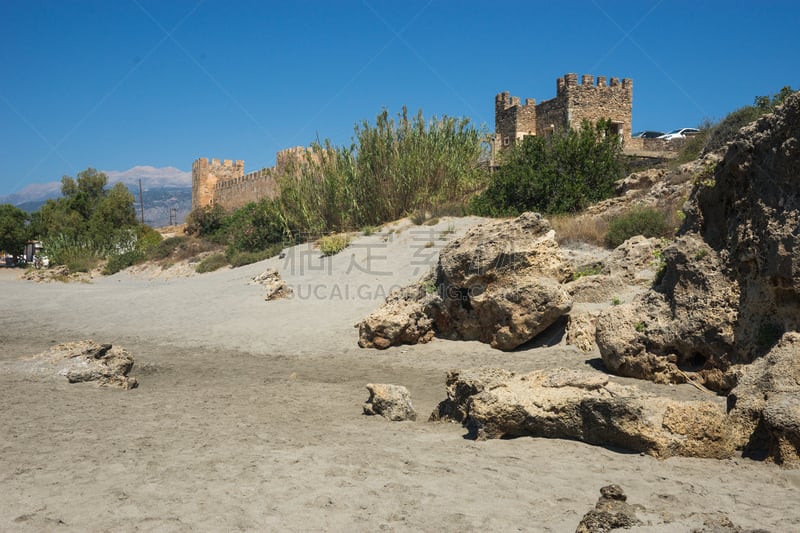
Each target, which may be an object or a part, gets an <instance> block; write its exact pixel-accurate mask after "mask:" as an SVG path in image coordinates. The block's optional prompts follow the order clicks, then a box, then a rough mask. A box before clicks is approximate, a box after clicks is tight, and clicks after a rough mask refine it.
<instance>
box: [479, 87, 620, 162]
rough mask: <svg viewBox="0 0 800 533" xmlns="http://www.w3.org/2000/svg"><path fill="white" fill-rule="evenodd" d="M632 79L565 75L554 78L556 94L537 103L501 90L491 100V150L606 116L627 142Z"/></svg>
mask: <svg viewBox="0 0 800 533" xmlns="http://www.w3.org/2000/svg"><path fill="white" fill-rule="evenodd" d="M632 109H633V80H631V79H630V78H624V79H623V80H622V82H621V83H620V80H619V78H611V79H608V78H606V77H605V76H598V77H597V82H596V83H595V78H594V76H592V75H590V74H584V75H583V76H582V77H581V83H580V84H578V75H577V74H565V75H564V77H563V78H558V80H557V81H556V97H555V98H552V99H550V100H545V101H544V102H542V103H540V104H537V103H536V100H534V99H533V98H526V99H525V103H524V104H523V103H521V102H520V99H519V97H516V96H509V94H508V92H502V93H500V94H498V95H497V96H495V99H494V122H495V136H494V146H493V148H494V153H499V152H500V151H501V150H503V149H505V148H507V147H509V146H511V145H512V144H513V143H515V142H516V141H518V140H519V139H522V138H523V137H525V136H526V135H545V136H546V135H551V134H552V133H553V132H555V131H558V130H564V129H567V128H579V127H580V125H581V123H582V122H583V121H584V120H589V121H591V122H597V121H598V120H600V119H608V120H610V121H611V123H612V128H613V131H614V133H617V134H619V135H620V136H621V137H622V139H623V142H624V143H625V144H626V145H627V144H628V143H629V141H630V140H631V133H632V131H631V124H632Z"/></svg>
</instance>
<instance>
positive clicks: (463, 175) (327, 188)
mask: <svg viewBox="0 0 800 533" xmlns="http://www.w3.org/2000/svg"><path fill="white" fill-rule="evenodd" d="M484 137H485V132H483V131H480V130H478V129H475V128H473V127H471V126H470V124H469V120H467V119H454V118H449V117H444V118H442V119H437V118H436V117H434V118H433V119H430V120H426V119H425V118H424V117H423V115H422V112H421V111H420V112H419V113H417V115H416V116H413V117H409V116H408V112H407V110H406V109H405V108H403V111H402V112H401V113H399V114H398V115H397V118H396V119H394V118H392V117H390V115H389V113H388V112H387V111H383V112H382V113H381V114H379V115H378V116H377V118H376V121H375V124H374V125H372V124H369V123H367V122H366V121H365V122H363V123H362V124H360V125H358V126H356V128H355V138H354V142H353V144H352V145H351V146H350V147H345V148H335V147H333V146H331V145H330V143H327V142H326V143H324V144H317V145H315V146H314V147H313V149H312V150H311V151H309V152H308V153H307V157H306V159H305V161H303V162H301V163H299V164H297V165H295V166H294V167H293V168H289V169H288V171H287V172H286V174H285V175H283V176H281V177H280V178H279V182H280V189H281V196H280V199H279V202H280V212H281V214H282V215H283V217H284V223H285V225H286V227H287V228H289V230H290V231H291V232H292V234H293V236H294V237H296V238H297V237H299V236H300V235H308V234H311V235H323V234H325V233H327V232H330V231H350V230H355V229H358V228H361V227H364V226H368V225H370V226H371V225H380V224H383V223H384V222H389V221H392V220H397V219H399V218H402V217H404V216H407V215H409V214H411V213H414V212H418V211H423V212H424V211H432V210H434V208H435V207H437V206H443V205H451V204H453V203H454V202H463V200H464V198H466V197H467V196H469V195H470V194H472V193H474V192H475V191H477V190H479V189H480V188H481V187H483V186H484V185H485V183H486V173H485V171H484V169H483V168H482V167H481V165H480V158H481V156H482V154H483V151H482V146H481V141H482V139H483V138H484Z"/></svg>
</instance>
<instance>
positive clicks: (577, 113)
mask: <svg viewBox="0 0 800 533" xmlns="http://www.w3.org/2000/svg"><path fill="white" fill-rule="evenodd" d="M632 117H633V80H631V79H630V78H623V79H622V80H621V81H620V79H619V78H607V77H605V76H597V79H595V77H594V76H592V75H590V74H584V75H582V76H581V79H580V83H578V75H577V74H574V73H568V74H565V75H564V76H563V77H561V78H558V79H557V80H556V96H555V98H552V99H550V100H545V101H544V102H541V103H539V104H537V103H536V100H534V99H533V98H526V99H525V103H524V104H523V103H522V102H521V100H520V98H519V97H516V96H511V95H509V93H508V92H507V91H506V92H502V93H500V94H498V95H496V96H495V135H494V141H493V146H492V149H493V155H497V154H498V153H499V152H500V151H501V150H503V149H505V148H507V147H509V146H511V145H512V144H514V143H515V142H517V141H518V140H519V139H522V138H523V137H525V136H526V135H545V136H546V135H551V134H553V133H554V132H556V131H559V130H564V129H566V128H578V127H580V125H581V123H582V122H583V121H584V120H589V121H591V122H597V121H598V120H600V119H609V120H611V122H612V124H613V128H614V130H615V131H616V133H618V134H619V135H620V136H621V137H622V140H623V144H624V149H625V151H626V152H628V153H648V152H651V153H653V154H656V155H658V154H662V155H663V154H665V153H667V152H670V151H673V152H674V151H677V149H678V148H679V147H680V146H682V145H683V142H680V141H682V140H677V142H676V141H670V142H665V141H663V140H661V139H633V138H631V133H632V131H631V125H632V123H633V119H632ZM309 155H310V156H311V157H314V155H313V152H312V151H311V149H310V148H305V147H302V146H298V147H295V148H288V149H286V150H282V151H280V152H278V153H277V155H276V157H275V166H274V167H270V168H263V169H261V170H257V171H255V172H250V173H249V174H245V173H244V161H241V160H237V161H233V160H230V159H225V160H222V161H220V160H219V159H211V160H210V161H209V159H207V158H200V159H197V160H196V161H195V162H194V163H193V164H192V209H197V208H198V207H204V206H207V205H221V206H222V207H223V208H225V209H226V210H232V209H237V208H240V207H242V206H244V205H246V204H248V203H250V202H255V201H258V200H261V199H262V198H265V197H275V196H276V195H277V194H278V193H279V190H278V182H277V178H278V177H279V176H281V175H282V174H283V173H285V172H286V170H287V169H288V168H296V166H297V165H302V164H303V162H305V161H306V158H307V157H309Z"/></svg>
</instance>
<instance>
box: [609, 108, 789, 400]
mask: <svg viewBox="0 0 800 533" xmlns="http://www.w3.org/2000/svg"><path fill="white" fill-rule="evenodd" d="M798 176H800V95H798V94H795V95H793V96H791V97H789V98H788V99H787V100H786V103H785V105H784V106H782V107H781V108H778V109H777V110H776V112H775V113H774V114H771V115H768V116H766V117H764V118H762V119H760V120H759V121H757V122H755V123H754V124H752V125H750V126H748V127H746V128H743V129H742V131H740V133H739V135H738V136H737V138H736V139H735V141H733V142H732V143H731V144H730V145H729V147H728V150H727V152H726V153H725V156H724V158H723V159H722V161H721V162H720V163H719V164H717V165H716V166H711V165H709V167H708V168H707V169H706V171H705V172H704V173H701V174H700V175H699V176H697V181H696V184H695V188H694V190H693V192H692V195H691V197H690V199H689V201H688V202H687V204H686V212H687V218H686V220H685V222H684V225H683V227H682V228H681V231H680V234H679V237H678V238H677V239H676V240H675V241H674V242H673V243H671V244H670V245H668V246H667V247H666V248H665V249H664V250H663V253H662V256H663V259H664V264H663V266H662V267H661V272H660V279H659V280H658V285H657V286H656V288H655V289H654V290H652V291H649V292H648V293H646V294H643V295H642V296H640V297H639V298H637V299H636V300H635V301H633V302H632V303H630V304H628V305H623V306H618V307H615V308H611V309H610V310H608V311H606V312H604V313H602V314H601V315H600V317H599V318H598V320H597V345H598V347H599V348H600V352H601V354H602V357H603V361H604V362H605V364H606V366H607V367H608V368H609V369H610V370H611V371H612V372H615V373H618V374H621V375H626V376H633V377H639V378H645V379H654V380H663V381H678V382H680V381H683V380H685V379H686V377H685V376H686V375H687V372H688V373H690V374H693V375H696V376H697V377H698V378H699V379H700V380H701V381H702V382H703V383H704V384H705V385H706V386H707V387H709V388H712V389H714V390H719V391H726V390H728V389H729V388H730V387H731V386H733V385H734V384H735V382H734V381H733V380H731V379H730V376H729V375H726V374H725V372H726V371H728V370H729V369H730V367H731V365H735V364H742V363H750V362H752V361H754V360H755V359H757V358H758V357H761V356H763V355H764V354H766V353H767V352H769V350H770V349H771V348H772V347H773V346H774V345H775V344H776V343H777V342H778V340H779V339H780V338H781V335H782V334H783V332H786V331H797V330H798V329H800V229H799V228H800V181H798Z"/></svg>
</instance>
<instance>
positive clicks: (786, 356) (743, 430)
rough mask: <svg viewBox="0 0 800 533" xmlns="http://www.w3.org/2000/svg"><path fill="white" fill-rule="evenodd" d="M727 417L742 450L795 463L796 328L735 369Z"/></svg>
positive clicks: (799, 369) (799, 401) (798, 420)
mask: <svg viewBox="0 0 800 533" xmlns="http://www.w3.org/2000/svg"><path fill="white" fill-rule="evenodd" d="M734 372H735V374H736V377H737V378H738V384H737V385H736V387H734V389H733V390H732V391H731V394H730V395H729V396H728V405H729V408H730V417H731V420H732V421H733V425H734V427H735V428H736V430H737V433H738V437H739V447H741V448H743V449H744V455H746V456H749V457H754V458H763V459H767V460H770V461H773V462H775V463H778V464H781V465H783V466H787V467H792V468H798V467H800V333H795V332H792V333H786V334H785V335H784V336H783V338H782V339H781V340H780V342H778V344H777V345H776V346H775V347H773V348H772V350H770V352H769V353H768V354H767V355H765V356H764V357H762V358H761V359H759V360H758V361H756V362H755V363H753V364H750V365H745V366H742V367H740V368H737V369H735V371H734Z"/></svg>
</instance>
